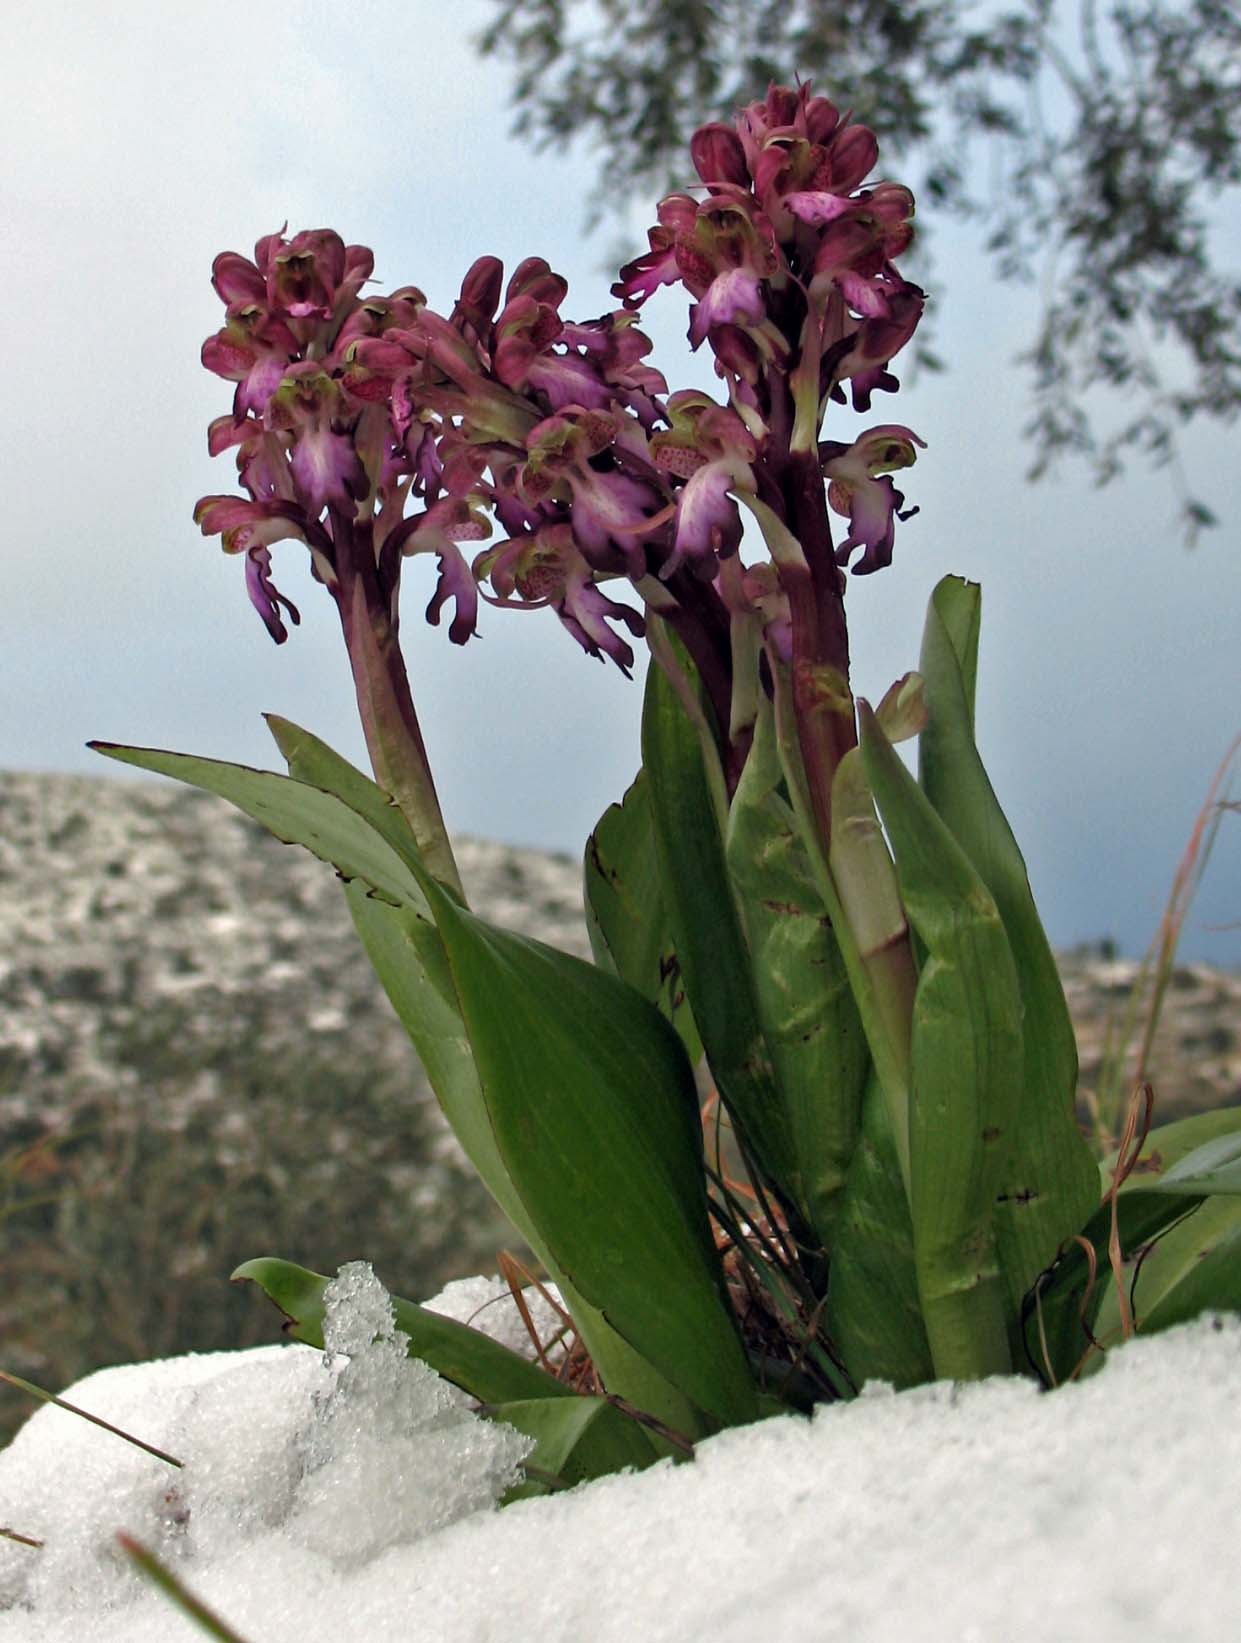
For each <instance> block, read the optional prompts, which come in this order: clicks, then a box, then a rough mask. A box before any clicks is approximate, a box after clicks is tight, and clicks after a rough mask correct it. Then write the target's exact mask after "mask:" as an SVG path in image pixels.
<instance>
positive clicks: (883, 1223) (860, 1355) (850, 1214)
mask: <svg viewBox="0 0 1241 1643" xmlns="http://www.w3.org/2000/svg"><path fill="white" fill-rule="evenodd" d="M826 1327H827V1332H828V1334H829V1335H830V1337H831V1339H832V1343H833V1344H834V1346H835V1347H836V1348H837V1350H838V1351H839V1353H840V1356H841V1358H842V1360H843V1362H844V1365H845V1368H846V1369H847V1370H848V1371H849V1375H850V1377H851V1379H852V1380H853V1383H854V1385H855V1386H857V1387H858V1388H860V1387H861V1386H862V1385H863V1384H864V1383H865V1382H866V1381H874V1380H882V1381H890V1382H891V1383H892V1384H893V1385H894V1386H896V1387H898V1388H899V1387H907V1386H920V1385H922V1384H923V1383H924V1382H926V1381H930V1380H934V1378H935V1366H934V1363H933V1362H932V1359H931V1348H930V1344H929V1342H928V1341H927V1338H926V1326H925V1325H924V1323H923V1321H922V1311H921V1307H920V1304H919V1300H918V1277H917V1272H916V1269H915V1267H914V1242H913V1224H912V1222H911V1220H910V1215H909V1200H908V1198H907V1197H906V1195H905V1184H904V1182H903V1181H902V1179H901V1170H900V1163H899V1160H898V1159H897V1156H896V1147H895V1146H894V1145H893V1142H892V1130H891V1125H890V1122H889V1119H888V1110H887V1105H886V1103H885V1101H884V1099H883V1093H882V1091H881V1090H880V1088H879V1084H878V1079H877V1077H876V1076H875V1075H874V1074H872V1076H871V1081H870V1083H869V1085H868V1086H867V1090H866V1096H865V1099H864V1102H863V1109H862V1134H861V1138H860V1140H859V1143H858V1146H857V1149H856V1151H855V1152H854V1155H853V1162H852V1163H851V1165H850V1167H849V1175H848V1179H847V1181H846V1183H845V1191H844V1198H843V1201H842V1204H841V1209H840V1218H839V1220H838V1221H837V1223H836V1241H835V1245H834V1247H833V1249H832V1264H831V1271H830V1276H829V1279H828V1286H827V1318H826Z"/></svg>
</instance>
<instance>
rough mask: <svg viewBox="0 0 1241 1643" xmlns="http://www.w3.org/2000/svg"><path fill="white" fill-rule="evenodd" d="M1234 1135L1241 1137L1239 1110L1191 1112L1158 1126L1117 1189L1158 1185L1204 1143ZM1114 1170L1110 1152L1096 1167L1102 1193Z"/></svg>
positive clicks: (1113, 1156) (1125, 1190)
mask: <svg viewBox="0 0 1241 1643" xmlns="http://www.w3.org/2000/svg"><path fill="white" fill-rule="evenodd" d="M1237 1135H1241V1107H1216V1108H1214V1109H1213V1110H1212V1111H1211V1112H1198V1113H1194V1114H1193V1116H1192V1117H1190V1118H1177V1119H1175V1120H1174V1121H1173V1122H1172V1123H1171V1124H1158V1125H1156V1126H1155V1128H1154V1129H1153V1130H1151V1131H1150V1132H1149V1134H1148V1135H1147V1137H1146V1140H1145V1141H1144V1142H1143V1143H1142V1150H1141V1152H1140V1153H1139V1154H1138V1157H1137V1161H1136V1163H1135V1164H1134V1166H1133V1169H1132V1170H1131V1171H1130V1173H1129V1175H1128V1177H1127V1178H1126V1179H1125V1181H1124V1182H1123V1183H1122V1185H1121V1189H1120V1190H1121V1192H1122V1193H1125V1192H1133V1191H1135V1190H1138V1189H1141V1188H1145V1187H1149V1186H1155V1185H1158V1183H1159V1182H1160V1181H1161V1180H1162V1179H1163V1178H1164V1177H1165V1176H1166V1174H1167V1172H1168V1171H1169V1170H1170V1169H1171V1168H1172V1166H1173V1165H1175V1164H1179V1163H1180V1162H1181V1160H1182V1159H1184V1158H1186V1157H1187V1156H1188V1155H1189V1154H1190V1153H1191V1152H1195V1151H1197V1149H1198V1148H1199V1147H1202V1146H1204V1145H1205V1144H1206V1143H1207V1142H1208V1141H1215V1140H1219V1139H1223V1138H1226V1137H1231V1136H1237ZM1115 1168H1116V1155H1115V1154H1114V1153H1113V1154H1112V1156H1111V1157H1110V1158H1105V1159H1104V1160H1103V1162H1102V1164H1101V1165H1100V1166H1099V1169H1100V1175H1101V1178H1102V1182H1103V1187H1104V1190H1106V1189H1107V1188H1108V1187H1109V1186H1110V1185H1111V1184H1112V1174H1113V1171H1114V1170H1115ZM1208 1190H1211V1191H1219V1190H1221V1189H1219V1188H1210V1189H1208Z"/></svg>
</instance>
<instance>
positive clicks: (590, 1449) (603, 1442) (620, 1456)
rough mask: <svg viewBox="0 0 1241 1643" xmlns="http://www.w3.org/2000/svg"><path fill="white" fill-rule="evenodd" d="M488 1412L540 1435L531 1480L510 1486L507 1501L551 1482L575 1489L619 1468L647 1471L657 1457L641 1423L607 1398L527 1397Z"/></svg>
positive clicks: (540, 1489) (530, 1462) (530, 1469)
mask: <svg viewBox="0 0 1241 1643" xmlns="http://www.w3.org/2000/svg"><path fill="white" fill-rule="evenodd" d="M483 1413H484V1414H485V1415H487V1417H488V1418H489V1419H491V1420H500V1421H507V1423H508V1424H509V1425H510V1426H514V1427H516V1428H517V1430H518V1431H519V1432H524V1433H525V1434H526V1436H527V1437H531V1438H533V1439H534V1440H535V1447H534V1450H533V1452H532V1453H531V1454H530V1455H529V1456H527V1458H526V1461H525V1465H526V1467H527V1469H528V1476H527V1479H526V1481H525V1483H521V1484H518V1485H517V1486H516V1488H514V1489H510V1490H509V1492H508V1494H507V1495H506V1496H505V1499H504V1504H505V1505H506V1506H507V1505H508V1504H509V1502H510V1501H513V1500H525V1499H527V1498H529V1497H530V1496H533V1495H542V1494H546V1493H547V1492H548V1489H549V1487H550V1488H562V1489H571V1488H573V1487H574V1486H575V1485H576V1484H579V1483H589V1482H590V1481H591V1480H592V1479H593V1478H602V1477H610V1476H611V1474H612V1473H614V1472H623V1471H626V1470H630V1469H632V1470H635V1471H643V1470H645V1468H646V1467H648V1466H650V1465H651V1464H652V1462H653V1461H654V1460H655V1459H656V1458H657V1457H656V1454H655V1451H654V1450H653V1449H652V1447H651V1444H650V1441H649V1439H648V1438H647V1436H646V1433H645V1432H644V1431H643V1429H642V1427H641V1426H640V1425H639V1424H638V1422H637V1421H636V1420H634V1419H633V1417H632V1416H630V1415H626V1414H625V1413H624V1412H623V1411H622V1410H620V1409H618V1408H617V1407H616V1405H615V1404H613V1403H609V1402H608V1400H607V1399H606V1398H595V1397H586V1398H583V1397H568V1398H526V1399H522V1400H519V1401H515V1402H512V1403H500V1404H486V1405H484V1408H483ZM552 1479H554V1480H555V1481H554V1482H552V1481H551V1480H552Z"/></svg>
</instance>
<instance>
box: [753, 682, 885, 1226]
mask: <svg viewBox="0 0 1241 1643" xmlns="http://www.w3.org/2000/svg"><path fill="white" fill-rule="evenodd" d="M782 786H783V774H782V771H781V766H780V755H779V749H778V747H777V746H776V740H775V727H774V723H773V715H772V709H771V705H770V703H764V704H763V706H762V707H761V708H760V710H759V714H758V718H757V721H756V724H755V734H754V742H753V745H752V746H751V748H750V753H749V756H748V758H747V759H746V765H745V770H744V772H743V773H742V777H741V781H740V783H739V784H738V787H737V791H736V793H735V794H734V796H733V802H732V805H731V807H730V810H729V818H728V832H727V843H726V846H725V856H726V861H727V865H728V871H729V874H730V876H731V878H732V883H733V887H734V889H735V891H736V894H737V899H738V902H739V903H740V907H741V913H742V918H743V922H744V925H745V932H746V938H747V944H748V948H749V952H750V958H751V966H752V970H753V977H754V989H755V1001H756V1003H757V1006H758V1015H759V1023H760V1027H761V1030H762V1034H763V1038H764V1040H765V1042H766V1043H767V1045H768V1047H769V1048H770V1051H771V1056H772V1060H773V1063H774V1066H775V1071H776V1083H777V1087H778V1089H779V1092H780V1097H781V1101H782V1103H783V1106H784V1110H785V1113H786V1116H787V1124H788V1131H789V1135H790V1138H791V1143H792V1149H793V1154H794V1159H795V1169H794V1173H793V1174H792V1175H791V1176H790V1177H788V1178H787V1179H786V1181H785V1182H784V1183H783V1184H784V1185H785V1186H786V1188H787V1190H788V1191H790V1192H791V1193H792V1195H793V1197H794V1198H795V1199H796V1201H797V1203H798V1205H799V1207H800V1208H801V1211H802V1214H803V1216H804V1217H805V1218H806V1220H807V1221H808V1222H809V1224H810V1225H811V1226H812V1227H813V1228H814V1229H815V1232H816V1233H817V1235H818V1238H819V1241H820V1243H821V1244H822V1245H823V1246H824V1248H829V1247H830V1246H831V1243H832V1237H833V1227H834V1224H835V1219H836V1214H837V1211H838V1209H839V1201H840V1195H841V1193H842V1191H843V1189H844V1183H845V1176H846V1173H847V1171H848V1168H849V1161H850V1159H851V1158H852V1156H853V1151H854V1147H855V1146H856V1144H857V1138H858V1132H859V1129H860V1127H861V1117H862V1091H863V1089H864V1087H865V1084H866V1078H867V1072H868V1068H869V1064H870V1057H869V1053H868V1051H867V1048H866V1038H865V1035H864V1033H863V1031H862V1023H861V1020H860V1018H859V1016H858V1012H857V1006H856V1004H855V1003H854V1000H853V993H852V991H851V989H850V987H849V978H848V975H847V974H846V971H845V966H844V960H843V959H842V957H841V954H840V949H839V947H838V946H837V944H836V939H835V936H834V935H833V932H832V926H831V920H830V918H829V917H828V913H827V909H826V907H825V906H824V903H823V898H822V896H821V895H820V893H819V891H818V889H817V888H816V886H815V883H814V879H813V876H812V874H811V870H810V863H809V861H808V860H807V857H806V851H805V846H804V845H803V843H802V839H801V833H800V830H799V828H798V826H797V822H796V820H795V818H794V816H793V812H792V810H791V809H790V807H789V805H788V803H787V801H786V800H785V799H784V797H783V796H782V793H781V788H782Z"/></svg>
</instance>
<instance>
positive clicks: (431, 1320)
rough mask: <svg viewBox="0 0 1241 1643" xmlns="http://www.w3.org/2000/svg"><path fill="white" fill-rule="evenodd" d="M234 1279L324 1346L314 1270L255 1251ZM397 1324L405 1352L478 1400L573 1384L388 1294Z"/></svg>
mask: <svg viewBox="0 0 1241 1643" xmlns="http://www.w3.org/2000/svg"><path fill="white" fill-rule="evenodd" d="M232 1281H233V1282H234V1283H244V1282H250V1283H254V1284H257V1285H258V1287H259V1288H260V1289H261V1290H262V1291H263V1293H264V1294H265V1295H266V1296H267V1297H268V1299H269V1300H271V1301H273V1302H274V1303H275V1304H276V1306H278V1307H279V1309H280V1310H281V1312H283V1313H284V1315H285V1317H286V1318H287V1319H288V1320H289V1321H288V1324H287V1325H286V1331H285V1332H286V1333H287V1334H288V1335H290V1336H292V1338H293V1339H294V1340H295V1341H305V1342H306V1343H307V1345H308V1346H317V1347H322V1345H323V1292H324V1290H325V1289H326V1288H327V1286H328V1284H329V1283H330V1282H331V1280H330V1279H328V1278H326V1277H324V1276H323V1274H322V1273H319V1272H311V1271H309V1270H308V1269H307V1268H306V1267H301V1266H296V1265H295V1264H294V1263H293V1262H292V1261H281V1260H278V1259H276V1258H275V1257H274V1256H267V1255H263V1256H259V1257H258V1258H257V1259H255V1260H253V1261H244V1262H243V1263H242V1265H241V1266H239V1267H238V1268H237V1270H236V1271H235V1272H234V1273H233V1275H232ZM392 1311H393V1316H394V1317H395V1319H396V1327H397V1328H398V1329H399V1330H400V1331H401V1332H402V1333H403V1334H405V1335H408V1336H409V1355H410V1357H411V1358H421V1359H422V1361H423V1362H424V1363H427V1364H429V1365H430V1366H431V1368H432V1369H434V1370H435V1372H436V1374H437V1375H442V1376H443V1377H444V1379H445V1380H446V1381H451V1382H452V1383H453V1385H454V1386H459V1387H460V1388H461V1390H462V1391H463V1392H468V1393H469V1395H470V1396H471V1397H472V1398H477V1399H479V1401H480V1402H483V1403H507V1402H510V1401H511V1400H513V1399H519V1398H570V1399H571V1398H574V1397H575V1393H574V1392H573V1389H572V1387H568V1386H564V1385H562V1384H561V1382H560V1381H558V1380H557V1379H556V1378H555V1376H554V1375H549V1374H548V1373H547V1371H546V1370H545V1369H540V1368H539V1366H538V1365H537V1364H534V1363H530V1362H528V1361H527V1359H525V1358H523V1357H521V1356H520V1355H519V1354H518V1353H516V1352H512V1351H510V1350H509V1348H508V1347H507V1346H501V1345H500V1343H499V1342H498V1341H493V1340H492V1339H491V1338H490V1336H488V1335H483V1334H481V1333H480V1332H479V1331H478V1330H477V1329H471V1328H470V1327H469V1325H468V1324H463V1323H458V1322H457V1321H456V1320H455V1319H453V1318H444V1317H441V1316H440V1314H439V1313H437V1312H432V1311H430V1310H429V1309H428V1308H427V1307H425V1306H419V1305H418V1304H417V1302H416V1301H402V1300H400V1299H398V1298H397V1297H396V1296H395V1295H394V1296H393V1297H392Z"/></svg>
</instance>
